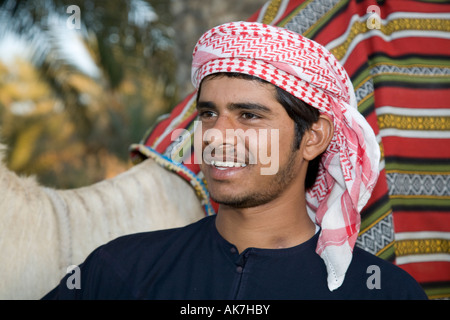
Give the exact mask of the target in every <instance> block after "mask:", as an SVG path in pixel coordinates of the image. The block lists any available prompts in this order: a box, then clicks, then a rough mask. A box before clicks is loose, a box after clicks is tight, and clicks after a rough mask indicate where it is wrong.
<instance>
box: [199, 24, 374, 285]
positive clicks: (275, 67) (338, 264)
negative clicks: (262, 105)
mask: <svg viewBox="0 0 450 320" xmlns="http://www.w3.org/2000/svg"><path fill="white" fill-rule="evenodd" d="M219 72H238V73H245V74H249V75H253V76H256V77H259V78H261V79H264V80H266V81H268V82H270V83H272V84H274V85H276V86H278V87H280V88H282V89H284V90H286V91H287V92H289V93H290V94H292V95H294V96H295V97H297V98H299V99H301V100H303V101H305V102H306V103H308V104H309V105H311V106H313V107H315V108H317V109H318V110H319V111H320V113H322V114H325V115H327V116H329V117H330V119H332V120H333V124H334V130H335V131H334V136H333V139H332V141H331V143H330V145H329V146H328V148H327V150H326V151H325V153H324V154H323V156H322V158H321V163H320V166H319V173H318V177H317V180H316V182H315V184H314V186H313V187H312V188H311V189H310V190H309V191H308V192H307V194H306V200H307V204H308V213H309V214H310V216H311V218H312V219H313V220H314V221H315V223H316V224H317V225H319V226H320V227H321V231H320V235H319V240H318V243H317V248H316V252H317V253H318V254H319V255H320V257H321V258H322V259H323V260H324V262H325V265H326V268H327V272H328V287H329V289H330V290H335V289H337V288H339V287H340V286H341V284H342V283H343V281H344V277H345V273H346V271H347V269H348V266H349V264H350V262H351V259H352V252H353V248H354V246H355V242H356V238H357V236H358V232H359V229H360V223H361V217H360V214H359V213H360V211H361V209H362V208H363V206H364V205H365V204H366V203H367V201H368V199H369V197H370V195H371V192H372V190H373V188H374V186H375V183H376V180H377V178H378V173H379V171H378V164H379V161H380V150H379V146H378V143H377V141H376V138H375V134H374V132H373V130H372V128H371V127H370V125H369V124H368V123H367V121H366V120H365V119H364V117H363V116H362V115H361V114H360V113H359V112H358V111H357V107H356V98H355V94H354V90H353V85H352V83H351V82H350V79H349V77H348V75H347V72H346V71H345V70H344V68H343V67H342V66H341V65H340V64H339V62H338V61H337V60H336V58H335V57H334V56H333V55H332V54H331V53H329V52H328V51H327V50H326V49H325V48H324V47H322V46H321V45H319V44H318V43H316V42H314V41H312V40H309V39H307V38H305V37H303V36H301V35H299V34H297V33H295V32H292V31H289V30H287V29H283V28H279V27H274V26H268V25H264V24H260V23H254V22H233V23H227V24H223V25H221V26H218V27H215V28H213V29H211V30H209V31H208V32H206V33H205V34H204V35H203V36H202V37H201V38H200V39H199V41H198V42H197V45H196V47H195V48H194V52H193V63H192V82H193V84H194V86H195V87H196V88H197V89H198V88H199V86H200V83H201V81H202V79H203V78H204V77H206V76H207V75H210V74H213V73H219Z"/></svg>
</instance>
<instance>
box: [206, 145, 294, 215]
mask: <svg viewBox="0 0 450 320" xmlns="http://www.w3.org/2000/svg"><path fill="white" fill-rule="evenodd" d="M297 152H298V149H297V150H292V151H291V153H290V155H289V159H288V161H287V163H286V164H285V165H284V166H283V167H281V166H280V168H279V170H278V172H277V173H276V174H275V175H273V178H272V179H270V181H268V183H267V185H266V188H265V189H264V188H263V189H264V190H263V191H257V192H254V191H253V190H248V191H247V192H246V193H245V194H240V195H222V194H217V195H216V194H213V193H211V194H210V197H211V199H212V200H214V201H215V202H216V203H218V204H220V205H226V206H229V207H232V208H237V209H243V208H252V207H257V206H261V205H264V204H266V203H269V202H271V201H273V200H275V199H276V198H278V197H279V196H280V194H282V193H283V191H284V190H285V189H286V188H287V186H288V185H290V184H291V182H292V180H294V177H295V175H296V171H297V170H298V168H297V169H296V168H295V165H296V154H297Z"/></svg>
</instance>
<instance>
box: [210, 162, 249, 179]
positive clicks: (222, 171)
mask: <svg viewBox="0 0 450 320" xmlns="http://www.w3.org/2000/svg"><path fill="white" fill-rule="evenodd" d="M207 164H208V163H207ZM248 168H249V166H248V165H247V164H246V163H244V162H237V161H236V162H233V161H217V160H212V161H211V162H210V163H209V164H208V165H207V166H206V168H205V169H206V170H207V171H208V173H206V172H204V173H205V174H207V175H209V176H210V178H212V179H213V180H216V181H217V180H221V181H226V180H230V179H237V178H239V177H240V176H241V174H242V173H243V171H245V170H248Z"/></svg>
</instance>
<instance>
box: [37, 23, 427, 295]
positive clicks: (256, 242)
mask: <svg viewBox="0 0 450 320" xmlns="http://www.w3.org/2000/svg"><path fill="white" fill-rule="evenodd" d="M192 79H193V83H194V85H195V86H196V88H197V89H198V90H199V91H198V96H197V99H198V100H197V109H198V113H199V120H200V121H201V123H200V125H199V127H198V132H197V137H200V138H201V139H200V142H201V148H200V149H201V150H199V149H197V150H196V155H197V159H199V160H200V161H201V169H202V172H203V174H204V176H205V180H206V182H207V185H208V190H209V192H210V195H211V198H213V199H214V200H215V201H216V202H218V203H219V204H220V207H219V211H218V213H217V215H216V216H211V217H207V218H204V219H202V220H200V221H199V222H197V223H194V224H192V225H189V226H186V227H184V228H179V229H171V230H162V231H156V232H148V233H140V234H135V235H129V236H125V237H121V238H118V239H116V240H114V241H112V242H110V243H108V244H106V245H104V246H101V247H99V248H98V249H96V250H95V251H94V252H93V253H92V254H91V255H90V256H89V257H88V258H87V259H86V261H85V262H84V263H83V264H82V265H81V266H80V270H81V273H80V282H81V283H80V289H69V288H68V286H67V281H68V280H69V276H70V275H68V276H66V278H64V279H63V280H62V281H61V284H60V285H59V286H58V287H56V288H55V289H54V290H52V291H51V292H50V293H49V294H48V295H47V296H46V297H45V298H48V299H52V298H53V299H58V298H59V299H425V298H426V296H425V294H424V292H423V291H422V289H421V288H420V287H419V285H418V284H417V283H416V282H415V281H414V280H413V279H412V278H411V277H410V276H409V275H408V274H407V273H406V272H404V271H402V270H401V269H399V268H397V267H396V266H394V265H392V264H390V263H389V262H386V261H383V260H381V259H379V258H377V257H375V256H373V255H371V254H369V253H367V252H364V251H363V250H361V249H358V248H355V241H356V237H357V235H358V232H359V225H360V217H359V211H360V210H361V209H362V207H363V206H364V205H365V203H366V202H367V200H368V198H369V197H370V193H371V190H372V189H373V187H374V185H375V183H376V180H377V176H378V162H379V157H380V156H379V147H378V144H377V142H376V139H375V136H374V133H373V131H372V129H371V128H370V126H369V124H368V123H367V122H366V121H365V119H364V118H363V117H362V116H361V115H360V114H359V113H358V112H357V110H356V101H355V97H354V93H353V88H352V85H351V83H350V80H349V78H348V76H347V74H346V72H345V70H344V69H343V68H342V66H340V64H339V63H338V62H337V61H336V59H335V58H334V57H333V56H332V55H331V54H330V53H329V52H328V51H326V49H324V48H323V47H321V46H320V45H318V44H317V43H315V42H313V41H311V40H308V39H306V38H304V37H302V36H300V35H298V34H296V33H293V32H290V31H287V30H285V29H281V28H276V27H270V26H266V25H262V24H258V23H245V22H238V23H228V24H225V25H222V26H219V27H217V28H213V29H211V30H210V31H208V32H207V33H205V34H204V35H203V36H202V37H201V38H200V40H199V41H198V43H197V45H196V47H195V49H194V55H193V70H192ZM260 150H265V152H266V154H265V156H266V157H263V156H264V153H261V152H260ZM267 159H269V161H266V160H267ZM312 164H318V167H317V166H313V165H312ZM314 167H315V170H311V168H313V169H314ZM162 214H163V213H162Z"/></svg>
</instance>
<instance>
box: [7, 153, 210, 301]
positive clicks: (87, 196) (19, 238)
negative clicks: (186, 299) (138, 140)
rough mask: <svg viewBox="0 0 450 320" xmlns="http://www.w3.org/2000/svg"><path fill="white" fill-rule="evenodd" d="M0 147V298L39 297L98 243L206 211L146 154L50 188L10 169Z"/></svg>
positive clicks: (166, 225)
mask: <svg viewBox="0 0 450 320" xmlns="http://www.w3.org/2000/svg"><path fill="white" fill-rule="evenodd" d="M0 147H1V149H2V150H1V151H0V261H1V263H0V299H38V298H40V297H42V296H43V295H44V294H46V293H47V292H48V291H49V290H51V289H52V288H53V287H54V286H56V285H57V284H58V282H59V281H60V280H61V278H62V277H63V276H64V275H65V273H66V272H67V267H69V266H70V265H77V264H80V263H81V262H82V261H83V260H84V259H85V258H86V256H87V255H88V254H89V253H90V252H91V251H92V250H93V249H95V248H96V247H98V246H99V245H101V244H103V243H106V242H108V241H109V240H112V239H114V238H116V237H118V236H121V235H124V234H129V233H135V232H141V231H150V230H157V229H166V228H172V227H178V226H184V225H186V224H188V223H191V222H194V221H196V220H198V219H200V218H202V217H203V216H204V212H203V210H202V207H201V205H200V202H199V200H198V198H197V197H196V195H195V192H194V190H193V189H192V188H191V187H190V186H189V185H188V184H187V182H185V181H184V180H183V179H182V178H180V177H179V176H177V175H176V174H174V173H172V172H170V171H168V170H166V169H164V168H162V167H161V166H160V165H158V164H157V163H156V162H154V161H153V160H151V159H147V160H145V161H144V162H142V163H141V164H139V165H136V166H134V167H133V168H131V169H130V170H128V171H126V172H124V173H122V174H120V175H118V176H116V177H115V178H112V179H108V180H104V181H101V182H99V183H96V184H93V185H91V186H87V187H83V188H79V189H72V190H54V189H50V188H46V187H43V186H40V185H39V184H38V183H37V182H36V180H35V179H34V178H32V177H19V176H17V175H16V174H15V173H14V172H11V171H10V170H8V169H7V168H6V167H5V165H4V164H3V162H2V161H1V160H2V158H3V157H2V155H3V151H4V148H5V147H4V146H0ZM174 199H177V201H173V200H174Z"/></svg>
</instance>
